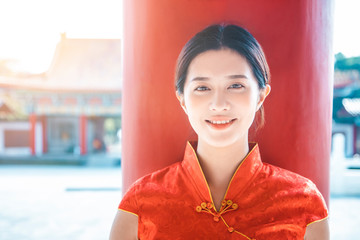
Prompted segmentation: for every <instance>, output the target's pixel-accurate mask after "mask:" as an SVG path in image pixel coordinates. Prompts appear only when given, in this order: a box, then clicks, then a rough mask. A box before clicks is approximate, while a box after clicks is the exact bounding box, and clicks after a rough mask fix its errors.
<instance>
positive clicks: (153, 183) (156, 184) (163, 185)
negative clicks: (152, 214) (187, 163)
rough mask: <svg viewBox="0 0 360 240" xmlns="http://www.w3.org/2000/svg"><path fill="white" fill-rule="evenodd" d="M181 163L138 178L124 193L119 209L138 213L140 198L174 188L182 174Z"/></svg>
mask: <svg viewBox="0 0 360 240" xmlns="http://www.w3.org/2000/svg"><path fill="white" fill-rule="evenodd" d="M181 171H182V168H181V163H180V162H177V163H174V164H172V165H170V166H168V167H165V168H163V169H160V170H157V171H155V172H153V173H150V174H147V175H145V176H143V177H141V178H139V179H138V180H136V181H135V182H134V183H133V184H132V185H131V186H130V187H129V189H128V190H127V191H126V193H125V194H124V196H123V198H122V200H121V202H120V205H119V209H120V210H124V211H127V212H130V213H134V214H136V215H137V214H138V207H139V202H138V201H139V199H143V197H144V196H146V195H151V196H156V193H159V192H161V191H164V190H165V189H173V187H175V185H176V179H177V178H178V177H179V175H181Z"/></svg>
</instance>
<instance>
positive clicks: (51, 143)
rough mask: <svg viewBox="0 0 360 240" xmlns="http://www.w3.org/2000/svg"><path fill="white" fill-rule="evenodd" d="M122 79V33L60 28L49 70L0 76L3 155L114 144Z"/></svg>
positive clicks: (79, 151) (80, 151)
mask: <svg viewBox="0 0 360 240" xmlns="http://www.w3.org/2000/svg"><path fill="white" fill-rule="evenodd" d="M121 85H122V78H121V42H120V40H119V39H71V38H67V37H66V35H65V34H62V36H61V40H60V42H59V43H58V45H57V47H56V50H55V54H54V57H53V60H52V63H51V65H50V68H49V69H48V71H46V72H45V73H43V74H37V75H28V76H19V77H5V76H4V77H0V155H2V156H19V155H24V156H26V155H29V156H43V155H56V154H60V155H74V156H84V155H87V154H91V153H98V152H106V151H107V150H109V149H110V148H111V149H114V146H116V144H118V142H119V134H118V133H119V132H120V128H121ZM118 146H120V144H118Z"/></svg>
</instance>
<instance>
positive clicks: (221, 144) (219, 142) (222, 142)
mask: <svg viewBox="0 0 360 240" xmlns="http://www.w3.org/2000/svg"><path fill="white" fill-rule="evenodd" d="M202 141H204V142H206V144H208V145H209V146H212V147H216V148H225V147H229V146H233V145H236V144H239V143H241V142H243V141H241V140H240V139H226V138H217V139H214V138H212V139H202Z"/></svg>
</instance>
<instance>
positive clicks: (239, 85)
mask: <svg viewBox="0 0 360 240" xmlns="http://www.w3.org/2000/svg"><path fill="white" fill-rule="evenodd" d="M243 87H244V86H243V85H242V84H240V83H235V84H232V85H231V86H230V87H229V88H243Z"/></svg>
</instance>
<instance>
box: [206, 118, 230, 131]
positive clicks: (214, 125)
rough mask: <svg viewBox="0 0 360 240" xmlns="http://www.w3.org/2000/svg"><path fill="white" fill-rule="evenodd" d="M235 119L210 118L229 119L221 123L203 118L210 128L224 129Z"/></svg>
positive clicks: (217, 119)
mask: <svg viewBox="0 0 360 240" xmlns="http://www.w3.org/2000/svg"><path fill="white" fill-rule="evenodd" d="M236 120H237V119H236V118H233V119H229V118H227V119H226V118H212V119H211V121H230V122H228V123H221V124H214V123H212V122H210V120H205V122H206V124H207V125H209V126H210V127H211V128H213V129H215V130H224V129H226V128H228V127H230V126H231V125H232V124H233V123H234V122H235V121H236Z"/></svg>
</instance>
